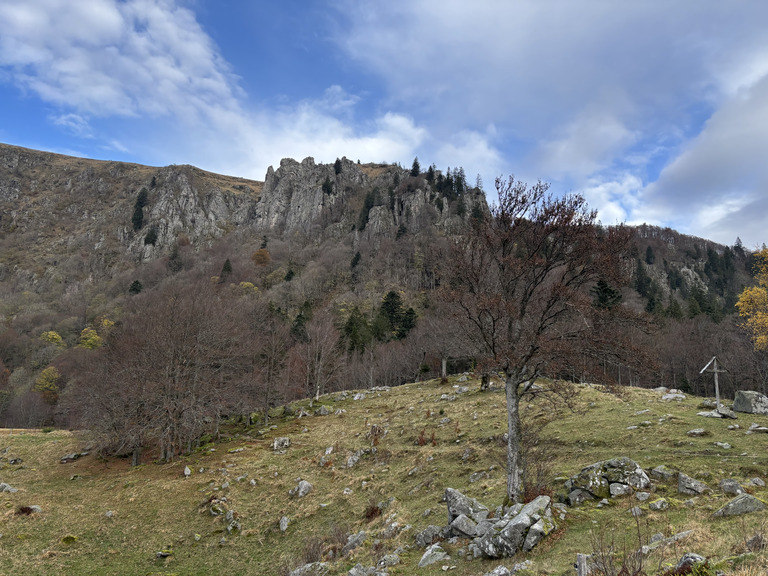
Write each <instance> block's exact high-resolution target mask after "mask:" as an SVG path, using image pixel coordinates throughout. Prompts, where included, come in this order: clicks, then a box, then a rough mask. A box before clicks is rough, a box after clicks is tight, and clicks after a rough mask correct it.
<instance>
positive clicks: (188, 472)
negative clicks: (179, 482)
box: [184, 466, 192, 478]
mask: <svg viewBox="0 0 768 576" xmlns="http://www.w3.org/2000/svg"><path fill="white" fill-rule="evenodd" d="M190 476H192V470H190V469H189V466H184V478H189V477H190Z"/></svg>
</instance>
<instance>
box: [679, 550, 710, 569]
mask: <svg viewBox="0 0 768 576" xmlns="http://www.w3.org/2000/svg"><path fill="white" fill-rule="evenodd" d="M706 561H707V559H706V558H704V556H699V555H698V554H694V553H693V552H686V553H685V554H683V556H682V558H680V561H679V562H678V563H677V566H675V569H676V570H680V569H681V568H685V567H686V566H693V565H695V564H700V563H702V562H706Z"/></svg>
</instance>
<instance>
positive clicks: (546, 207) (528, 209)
mask: <svg viewBox="0 0 768 576" xmlns="http://www.w3.org/2000/svg"><path fill="white" fill-rule="evenodd" d="M548 189H549V186H548V185H547V184H544V183H542V182H538V183H537V184H535V185H534V186H532V187H530V188H529V187H528V186H527V185H526V184H524V183H522V182H516V181H515V180H514V178H512V177H510V178H509V179H508V180H507V181H504V180H502V179H498V180H497V181H496V190H497V192H498V202H497V204H496V205H495V206H494V207H493V208H492V210H491V215H490V217H487V218H484V219H479V220H477V221H476V223H475V225H474V226H473V228H472V229H471V230H470V232H469V234H468V237H467V239H466V241H465V242H464V243H463V244H457V245H456V246H455V249H454V254H453V258H452V259H451V263H450V282H449V287H448V288H447V290H446V292H447V299H448V300H449V301H450V302H451V303H452V304H453V306H454V310H455V311H456V313H457V315H458V317H459V318H460V319H461V321H462V322H463V325H464V330H465V333H466V337H467V340H468V343H469V344H470V346H472V347H473V348H474V351H475V352H476V353H477V354H478V356H479V357H480V359H481V360H482V361H483V362H484V363H485V364H486V365H488V366H489V367H490V368H493V369H497V370H502V371H503V372H504V374H505V376H506V382H505V388H506V397H507V414H508V427H509V440H508V444H507V480H508V482H507V496H508V499H509V500H510V501H519V500H520V499H521V497H522V489H523V486H522V482H523V481H522V478H523V469H522V468H523V465H522V459H521V451H520V437H521V431H520V415H519V400H520V395H521V394H522V393H523V392H524V391H525V390H526V389H527V388H528V387H529V386H531V385H532V384H533V382H534V381H535V380H536V378H538V377H539V376H542V375H552V376H556V375H557V374H558V373H559V371H560V370H562V369H564V368H566V367H569V366H571V365H572V364H573V363H574V362H578V361H579V360H580V359H581V358H583V354H584V352H585V349H586V348H588V347H589V346H588V342H589V341H590V340H591V339H592V337H593V334H594V331H595V325H596V314H600V315H601V317H602V318H603V320H601V322H600V324H602V323H603V321H604V316H605V314H607V313H608V311H607V310H606V309H605V308H600V309H598V308H597V307H595V306H593V300H592V297H591V296H590V289H591V288H592V287H594V286H595V285H596V283H597V282H598V281H599V280H603V281H604V282H607V283H609V284H610V283H620V282H621V279H622V268H623V267H622V263H623V259H622V257H623V254H624V252H625V251H626V249H627V246H628V243H629V239H630V235H629V231H627V230H625V229H624V228H622V227H616V228H609V229H604V228H602V227H600V226H599V225H597V223H596V213H595V211H593V210H589V209H588V207H587V205H586V202H585V200H584V198H582V197H581V196H578V195H571V196H565V197H562V198H557V197H554V196H552V195H550V194H549V193H548Z"/></svg>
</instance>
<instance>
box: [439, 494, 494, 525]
mask: <svg viewBox="0 0 768 576" xmlns="http://www.w3.org/2000/svg"><path fill="white" fill-rule="evenodd" d="M445 502H446V505H447V506H448V523H449V524H450V523H451V522H453V521H454V520H455V519H456V518H458V517H459V516H460V515H461V514H464V515H465V516H467V517H469V518H471V519H472V520H474V521H475V522H482V521H483V520H485V519H486V518H488V508H487V507H486V506H483V505H482V504H480V502H478V501H477V500H475V499H474V498H468V497H467V496H464V494H462V493H461V492H459V491H458V490H454V489H453V488H446V489H445Z"/></svg>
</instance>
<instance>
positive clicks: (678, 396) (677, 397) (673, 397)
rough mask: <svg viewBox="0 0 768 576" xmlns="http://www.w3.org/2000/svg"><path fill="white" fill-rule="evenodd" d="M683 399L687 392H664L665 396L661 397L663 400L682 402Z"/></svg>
mask: <svg viewBox="0 0 768 576" xmlns="http://www.w3.org/2000/svg"><path fill="white" fill-rule="evenodd" d="M682 400H685V394H682V393H679V392H675V393H670V394H664V396H662V397H661V401H662V402H672V401H675V402H681V401H682Z"/></svg>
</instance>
